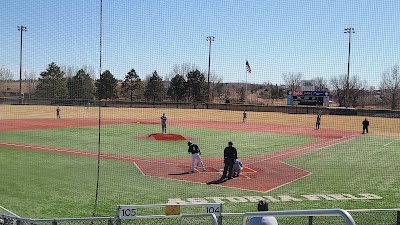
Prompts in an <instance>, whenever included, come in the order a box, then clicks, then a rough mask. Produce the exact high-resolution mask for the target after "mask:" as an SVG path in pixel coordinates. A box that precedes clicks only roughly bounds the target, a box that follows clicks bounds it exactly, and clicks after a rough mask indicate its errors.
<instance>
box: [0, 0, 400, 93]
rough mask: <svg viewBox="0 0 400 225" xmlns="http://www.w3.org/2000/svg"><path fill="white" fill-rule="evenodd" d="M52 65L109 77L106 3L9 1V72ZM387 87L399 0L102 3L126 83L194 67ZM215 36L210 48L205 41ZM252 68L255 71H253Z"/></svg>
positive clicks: (3, 28) (5, 10)
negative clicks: (132, 75)
mask: <svg viewBox="0 0 400 225" xmlns="http://www.w3.org/2000/svg"><path fill="white" fill-rule="evenodd" d="M21 25H22V26H25V27H27V31H26V32H23V34H22V41H23V45H22V46H23V47H22V49H23V50H22V51H23V54H22V71H23V74H25V73H29V74H36V77H39V74H40V73H41V72H43V71H45V70H46V68H47V66H48V65H49V64H50V63H51V62H55V63H56V64H57V65H59V66H66V67H83V66H89V67H91V68H92V69H93V71H94V72H95V74H94V77H95V78H98V77H99V74H100V0H69V1H65V0H52V1H49V0H29V1H27V0H12V1H11V0H3V1H1V2H0V66H1V67H3V68H6V69H9V70H10V71H11V72H12V74H13V77H14V79H19V63H20V35H21V33H20V31H18V29H17V26H21ZM345 28H354V31H355V33H354V34H352V35H351V51H350V76H358V77H359V78H360V79H361V80H363V81H365V82H366V84H367V86H368V87H369V86H375V87H379V84H380V82H381V79H382V74H383V73H385V72H388V71H390V69H391V68H392V67H393V66H394V65H396V64H399V63H400V1H398V0H379V1H378V0H376V1H375V0H371V1H357V0H351V1H349V0H335V1H328V0H308V1H300V0H297V1H295V0H288V1H278V0H260V1H258V0H242V1H238V0H220V1H215V0H202V1H198V0H182V1H176V0H164V1H161V0H160V1H155V0H134V1H132V0H102V29H101V30H102V42H101V43H102V47H101V59H102V60H101V61H102V63H101V69H102V71H104V70H110V71H111V73H112V74H113V75H114V76H115V77H116V78H117V79H123V78H124V77H125V75H126V74H127V73H128V72H129V71H130V70H131V69H135V70H136V72H137V74H138V75H139V76H140V77H141V79H146V77H147V76H149V75H151V74H152V73H153V72H154V71H157V73H158V74H159V75H160V76H161V77H162V78H164V79H166V78H168V77H170V76H171V74H172V71H173V68H174V66H180V65H182V64H192V65H195V66H197V67H198V68H199V70H200V71H202V72H204V73H205V75H206V76H207V72H208V62H209V61H208V60H209V53H210V56H211V69H210V73H211V80H218V79H219V80H220V81H221V82H224V83H228V82H247V83H273V84H278V85H279V84H284V80H283V75H284V74H298V73H301V74H302V77H303V78H304V79H313V78H316V77H324V78H325V79H326V80H327V81H329V80H330V79H331V78H332V77H334V76H336V77H337V76H340V75H345V74H347V64H348V52H349V35H348V34H345V33H344V29H345ZM208 36H213V37H215V39H214V41H213V42H211V51H210V52H209V49H210V43H209V42H208V41H207V39H206V37H208ZM246 60H248V62H249V65H250V67H251V69H252V72H251V73H250V74H248V73H246V67H245V63H246Z"/></svg>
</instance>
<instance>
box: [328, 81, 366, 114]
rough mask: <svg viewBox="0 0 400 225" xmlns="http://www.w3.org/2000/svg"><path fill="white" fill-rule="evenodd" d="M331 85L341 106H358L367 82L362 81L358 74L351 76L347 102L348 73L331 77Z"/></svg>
mask: <svg viewBox="0 0 400 225" xmlns="http://www.w3.org/2000/svg"><path fill="white" fill-rule="evenodd" d="M331 85H332V87H333V90H334V91H335V93H336V96H337V98H338V102H339V106H340V107H344V106H346V107H348V106H352V107H356V106H358V104H359V103H360V98H361V96H362V93H363V92H364V90H365V87H366V82H362V81H361V80H360V79H359V78H358V77H357V76H353V77H351V79H350V80H349V90H348V93H349V95H348V100H347V104H348V105H345V104H346V100H345V98H346V94H345V92H346V75H340V76H338V77H336V76H335V77H332V78H331Z"/></svg>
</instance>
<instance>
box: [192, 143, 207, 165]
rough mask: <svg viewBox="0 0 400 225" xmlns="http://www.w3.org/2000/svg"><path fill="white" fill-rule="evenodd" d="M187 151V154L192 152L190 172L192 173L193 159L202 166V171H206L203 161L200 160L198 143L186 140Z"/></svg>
mask: <svg viewBox="0 0 400 225" xmlns="http://www.w3.org/2000/svg"><path fill="white" fill-rule="evenodd" d="M188 146H189V148H188V152H189V154H192V166H191V168H192V173H194V164H195V161H197V164H200V166H201V167H202V168H203V171H206V168H205V167H204V164H203V161H202V160H201V152H200V148H199V146H198V145H196V144H193V143H192V142H190V141H189V142H188Z"/></svg>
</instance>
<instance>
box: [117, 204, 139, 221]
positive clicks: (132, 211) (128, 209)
mask: <svg viewBox="0 0 400 225" xmlns="http://www.w3.org/2000/svg"><path fill="white" fill-rule="evenodd" d="M118 217H119V218H120V219H133V218H135V217H136V208H135V207H133V206H129V205H126V206H125V205H121V206H118Z"/></svg>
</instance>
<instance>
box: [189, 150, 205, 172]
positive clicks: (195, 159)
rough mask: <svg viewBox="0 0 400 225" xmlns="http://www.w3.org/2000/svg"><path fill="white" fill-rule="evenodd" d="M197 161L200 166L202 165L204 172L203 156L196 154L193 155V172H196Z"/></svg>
mask: <svg viewBox="0 0 400 225" xmlns="http://www.w3.org/2000/svg"><path fill="white" fill-rule="evenodd" d="M196 161H197V163H198V164H200V166H201V167H202V168H203V170H204V169H205V167H204V164H203V161H202V160H201V156H200V154H199V153H194V154H192V171H193V170H194V164H195V162H196Z"/></svg>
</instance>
